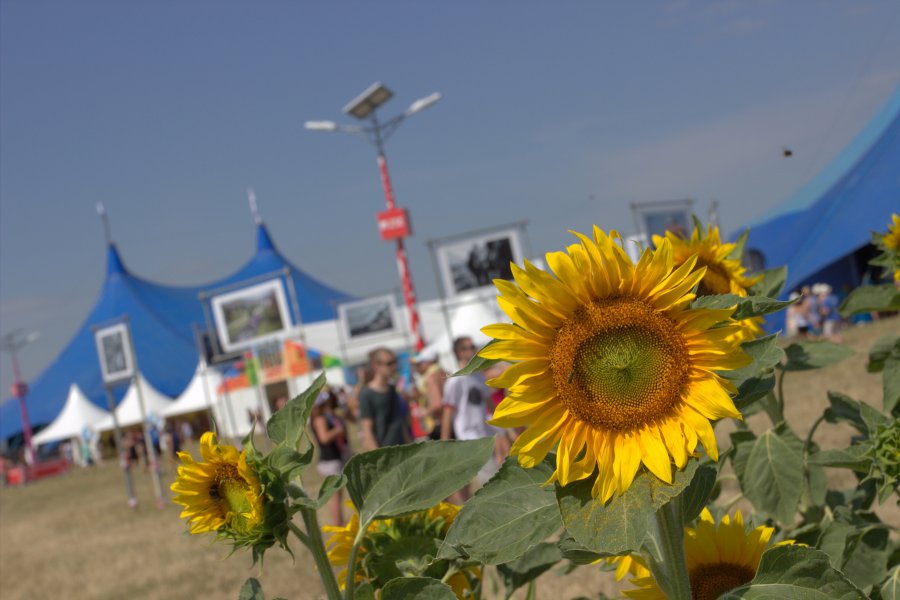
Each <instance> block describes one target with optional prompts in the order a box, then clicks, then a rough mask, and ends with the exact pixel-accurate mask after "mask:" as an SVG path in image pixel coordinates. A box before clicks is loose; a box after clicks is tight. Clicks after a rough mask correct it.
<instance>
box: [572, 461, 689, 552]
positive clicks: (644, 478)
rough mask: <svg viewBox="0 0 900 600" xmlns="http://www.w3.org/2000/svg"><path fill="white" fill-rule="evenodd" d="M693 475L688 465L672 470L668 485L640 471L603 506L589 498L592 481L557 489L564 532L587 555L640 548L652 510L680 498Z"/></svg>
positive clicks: (631, 550)
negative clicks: (621, 490)
mask: <svg viewBox="0 0 900 600" xmlns="http://www.w3.org/2000/svg"><path fill="white" fill-rule="evenodd" d="M696 471H697V461H694V460H692V461H690V462H689V463H688V465H687V467H685V469H684V470H683V471H678V470H675V473H674V476H673V481H672V484H671V485H669V484H667V483H665V482H663V481H661V480H660V479H658V478H657V477H656V476H655V475H653V474H652V473H649V472H647V471H645V470H644V469H641V470H639V471H638V474H637V476H636V477H635V478H634V482H632V484H631V487H629V488H628V491H626V492H625V493H624V494H620V495H616V496H613V498H612V499H611V500H610V501H609V502H608V503H606V504H605V505H604V504H603V503H602V502H600V501H599V500H597V499H596V498H594V497H593V496H591V488H592V487H593V484H594V479H593V477H588V478H587V479H582V480H581V481H576V482H574V483H570V484H569V485H567V486H565V487H559V486H557V489H556V500H557V502H558V503H559V509H560V512H561V513H562V518H563V523H564V524H565V526H566V530H567V531H568V532H569V533H570V534H571V535H572V537H573V538H574V539H575V541H577V542H578V543H579V544H581V545H582V546H584V548H585V549H586V550H588V551H591V552H597V553H605V554H625V553H626V552H633V551H636V550H638V549H639V548H640V545H641V542H642V541H643V539H644V535H646V533H647V531H648V529H649V527H650V519H651V518H652V517H653V515H654V514H655V513H656V510H657V509H659V508H660V507H661V506H663V505H664V504H666V503H667V502H669V501H670V500H671V499H672V498H674V497H676V496H677V495H678V494H680V493H681V492H682V491H683V490H684V489H685V488H686V487H687V486H688V484H689V483H690V482H691V480H692V479H693V477H694V473H695V472H696Z"/></svg>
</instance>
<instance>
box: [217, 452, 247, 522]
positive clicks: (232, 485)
mask: <svg viewBox="0 0 900 600" xmlns="http://www.w3.org/2000/svg"><path fill="white" fill-rule="evenodd" d="M247 488H248V485H247V482H246V481H244V478H243V477H241V476H240V474H238V470H237V468H236V467H234V466H233V465H225V466H223V467H221V468H220V469H219V472H218V473H217V474H216V481H215V483H214V484H213V488H212V490H211V493H210V495H211V496H212V497H213V498H215V499H217V500H219V501H220V503H221V505H222V512H223V513H224V514H225V519H226V521H228V520H231V524H232V526H233V527H235V529H238V530H240V529H241V528H242V527H243V525H245V524H246V523H245V521H246V519H245V518H244V517H243V516H241V515H242V513H247V512H251V511H252V509H253V507H252V506H251V505H250V501H249V500H248V499H247V493H246V492H247Z"/></svg>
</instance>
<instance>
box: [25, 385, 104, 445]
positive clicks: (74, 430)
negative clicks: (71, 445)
mask: <svg viewBox="0 0 900 600" xmlns="http://www.w3.org/2000/svg"><path fill="white" fill-rule="evenodd" d="M108 418H109V411H106V410H103V409H102V408H100V407H99V406H97V405H96V404H94V403H93V402H91V401H90V400H88V399H87V396H85V395H84V393H83V392H82V391H81V388H79V387H78V386H77V385H76V384H74V383H73V384H72V385H70V386H69V395H68V396H67V397H66V403H65V405H64V406H63V409H62V411H61V412H60V413H59V416H57V417H56V418H55V419H54V420H53V422H52V423H50V425H48V426H47V427H45V428H44V429H42V430H41V431H40V433H38V434H37V435H35V436H34V439H33V440H32V442H33V443H34V445H35V446H39V445H41V444H47V443H50V442H56V441H59V440H67V439H71V438H77V437H81V433H82V431H84V428H85V427H88V428H90V429H96V428H97V424H98V423H100V422H101V421H103V420H105V419H108Z"/></svg>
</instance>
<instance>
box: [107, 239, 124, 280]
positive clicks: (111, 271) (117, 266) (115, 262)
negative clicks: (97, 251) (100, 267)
mask: <svg viewBox="0 0 900 600" xmlns="http://www.w3.org/2000/svg"><path fill="white" fill-rule="evenodd" d="M127 274H128V269H126V268H125V263H123V262H122V257H121V256H119V250H118V249H117V248H116V245H115V244H113V243H110V244H109V247H108V248H107V250H106V275H107V277H109V276H111V275H127Z"/></svg>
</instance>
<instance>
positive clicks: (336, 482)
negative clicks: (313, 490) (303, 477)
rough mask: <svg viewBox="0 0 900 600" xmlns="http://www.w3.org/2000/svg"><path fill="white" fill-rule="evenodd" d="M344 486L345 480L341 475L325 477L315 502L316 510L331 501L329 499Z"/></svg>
mask: <svg viewBox="0 0 900 600" xmlns="http://www.w3.org/2000/svg"><path fill="white" fill-rule="evenodd" d="M345 485H347V478H346V477H345V476H344V475H343V474H340V475H329V476H328V477H326V478H325V481H323V482H322V486H321V487H320V488H319V498H318V499H317V500H316V508H322V507H323V506H325V504H326V503H327V502H328V501H329V500H331V497H332V496H334V495H335V494H336V493H337V492H338V491H339V490H340V489H341V488H342V487H344V486H345Z"/></svg>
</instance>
